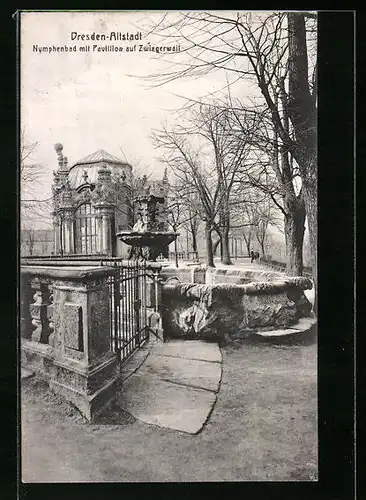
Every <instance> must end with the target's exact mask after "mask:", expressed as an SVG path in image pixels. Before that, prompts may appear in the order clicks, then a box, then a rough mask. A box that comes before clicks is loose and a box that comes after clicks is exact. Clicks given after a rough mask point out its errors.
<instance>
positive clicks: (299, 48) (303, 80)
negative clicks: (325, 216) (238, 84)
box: [288, 13, 317, 312]
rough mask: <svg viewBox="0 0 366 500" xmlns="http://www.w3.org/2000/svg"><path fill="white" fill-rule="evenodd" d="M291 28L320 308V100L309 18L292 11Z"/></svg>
mask: <svg viewBox="0 0 366 500" xmlns="http://www.w3.org/2000/svg"><path fill="white" fill-rule="evenodd" d="M288 27H289V29H288V31H289V97H290V102H289V116H290V119H291V122H292V125H293V127H294V131H295V137H296V146H295V148H294V149H293V154H294V157H295V159H296V161H297V163H298V165H299V170H300V174H301V180H302V186H303V194H304V202H305V209H306V217H307V221H308V228H309V241H310V252H311V264H312V268H313V275H314V286H315V304H314V310H315V312H316V310H317V136H316V114H317V110H316V100H315V97H314V95H315V94H314V95H312V94H311V93H310V88H309V80H308V54H307V45H306V31H305V19H304V15H303V14H302V13H289V14H288Z"/></svg>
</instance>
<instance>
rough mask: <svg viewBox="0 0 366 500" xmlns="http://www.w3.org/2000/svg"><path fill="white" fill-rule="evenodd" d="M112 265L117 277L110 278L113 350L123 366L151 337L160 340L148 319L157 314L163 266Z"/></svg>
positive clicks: (141, 263)
mask: <svg viewBox="0 0 366 500" xmlns="http://www.w3.org/2000/svg"><path fill="white" fill-rule="evenodd" d="M103 264H105V265H108V266H110V265H111V264H112V263H111V261H105V262H103ZM112 265H114V267H115V268H116V273H115V275H113V276H111V277H110V278H109V299H110V311H111V348H112V350H113V351H114V352H117V353H118V355H119V358H120V360H121V362H123V361H125V360H126V359H127V358H128V357H129V356H130V355H131V354H132V353H133V352H134V351H136V349H138V348H139V347H141V346H142V345H143V344H144V343H145V342H146V341H147V340H148V339H149V335H150V333H152V334H154V335H155V336H157V337H158V333H157V329H154V328H152V326H151V325H150V322H149V318H150V317H151V315H152V314H153V313H154V312H155V313H156V312H158V307H159V304H158V282H159V274H160V273H159V271H160V269H161V266H160V265H159V264H157V263H152V262H147V261H134V260H120V261H117V260H115V261H114V262H113V264H112ZM159 338H160V337H159Z"/></svg>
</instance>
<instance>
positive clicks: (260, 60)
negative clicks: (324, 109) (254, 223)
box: [147, 12, 317, 272]
mask: <svg viewBox="0 0 366 500" xmlns="http://www.w3.org/2000/svg"><path fill="white" fill-rule="evenodd" d="M149 29H150V30H151V27H150V28H149ZM152 29H153V31H154V33H157V34H158V35H160V36H161V37H162V38H169V37H173V38H174V37H177V38H179V39H181V40H184V44H185V49H184V51H183V52H182V54H181V57H182V58H183V60H182V61H181V65H177V64H176V65H175V68H177V67H178V69H173V70H168V71H166V72H163V73H162V74H160V75H148V77H147V78H148V79H150V81H151V79H152V80H155V81H156V82H157V85H162V84H164V83H166V82H169V81H173V80H176V79H178V78H182V77H197V76H200V75H203V74H207V73H208V72H211V71H217V70H220V69H221V70H222V69H223V70H225V71H226V73H227V74H229V75H230V77H231V81H230V83H231V84H232V83H234V82H235V81H241V80H242V79H246V80H247V81H251V82H254V83H255V84H256V87H257V91H258V95H257V96H255V98H254V99H253V100H255V101H256V105H257V103H258V102H260V103H261V104H263V105H264V106H265V109H266V112H267V113H268V115H269V117H270V120H271V122H272V125H273V127H274V129H275V133H276V136H277V138H278V142H279V144H278V146H279V150H280V154H281V155H284V157H283V161H284V163H285V162H286V161H287V160H286V158H285V157H286V156H287V157H289V156H290V157H291V159H292V161H294V162H296V164H297V166H298V170H299V176H300V178H301V186H302V188H301V191H300V196H299V195H296V198H297V199H296V201H294V198H293V197H292V199H290V200H289V203H287V207H286V208H287V209H288V210H289V212H286V213H291V214H293V213H294V214H298V218H299V220H300V222H299V224H298V225H299V227H300V229H299V230H298V227H297V226H294V231H293V233H294V234H295V235H294V238H299V239H300V237H301V232H302V233H303V229H302V228H301V226H302V227H303V224H302V222H301V220H302V206H304V207H305V211H306V217H307V220H308V227H309V235H310V241H311V252H312V264H313V269H314V272H316V262H317V250H316V247H317V217H316V213H317V210H316V207H317V146H316V80H317V79H316V73H317V65H316V53H315V50H313V49H314V38H315V37H314V34H315V33H316V15H314V14H312V13H306V12H301V13H299V12H297V13H288V14H286V13H283V12H280V13H258V12H256V13H248V12H245V13H233V12H230V13H225V14H221V13H216V12H215V13H206V12H193V13H192V12H188V13H183V14H180V15H179V16H178V17H177V14H174V19H173V20H172V18H171V17H169V15H168V16H165V17H164V19H162V20H161V21H159V22H158V23H157V24H156V25H155V26H154V27H153V28H152ZM182 45H183V43H182ZM178 56H179V54H177V57H178ZM310 72H311V75H309V73H310ZM279 97H280V98H279ZM286 120H288V126H287V124H286ZM285 170H286V167H285ZM294 203H295V204H296V206H295V207H294V206H292V205H293V204H294ZM296 218H297V216H296V217H293V218H292V219H293V220H291V221H289V223H288V226H289V227H290V225H291V224H292V223H293V222H294V220H296ZM285 219H286V215H285ZM293 258H294V260H296V259H297V258H298V256H296V255H295V256H294V257H293ZM299 267H300V266H299Z"/></svg>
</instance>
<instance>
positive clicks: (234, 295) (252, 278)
mask: <svg viewBox="0 0 366 500" xmlns="http://www.w3.org/2000/svg"><path fill="white" fill-rule="evenodd" d="M169 271H170V270H169V269H164V271H163V273H162V274H163V276H164V274H165V278H166V283H165V284H164V285H163V308H162V318H163V328H164V335H165V336H166V338H169V337H171V338H186V339H202V340H212V341H219V342H222V341H228V340H235V339H237V338H247V337H250V336H252V335H256V334H260V333H261V332H269V331H273V330H279V329H291V328H296V325H297V324H298V322H299V321H300V320H301V318H307V317H310V316H311V310H312V305H311V303H310V302H309V301H308V299H307V298H306V296H305V294H304V290H310V289H311V288H312V282H311V280H309V279H308V278H303V277H288V276H285V275H280V274H278V273H273V272H270V271H269V272H265V271H264V272H252V271H243V270H235V269H230V271H228V272H229V275H227V273H223V272H218V271H221V270H219V269H217V270H215V271H214V273H213V276H212V274H211V273H210V275H209V277H210V280H209V283H208V280H207V278H208V276H206V280H205V279H204V276H203V275H202V276H201V275H200V276H199V278H200V281H199V282H197V281H196V279H195V278H196V272H197V271H196V272H194V270H189V272H190V273H191V276H190V277H188V276H185V275H184V274H181V273H182V272H183V270H178V269H176V270H173V269H172V271H173V272H174V271H175V276H174V274H173V272H172V273H170V272H169ZM201 274H202V273H201ZM187 278H188V279H187ZM189 278H190V279H189ZM202 278H203V279H202ZM212 278H215V279H212ZM223 278H228V280H227V281H226V282H223ZM221 280H222V281H221ZM234 280H235V281H234ZM218 281H220V282H218ZM294 331H295V330H294Z"/></svg>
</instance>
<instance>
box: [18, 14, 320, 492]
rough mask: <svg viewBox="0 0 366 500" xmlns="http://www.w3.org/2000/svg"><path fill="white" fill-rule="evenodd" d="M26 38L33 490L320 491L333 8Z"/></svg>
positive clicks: (65, 21) (113, 17)
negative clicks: (321, 74) (323, 188)
mask: <svg viewBox="0 0 366 500" xmlns="http://www.w3.org/2000/svg"><path fill="white" fill-rule="evenodd" d="M19 33H20V61H19V77H20V84H19V88H20V96H19V101H20V103H19V105H20V123H19V129H20V230H19V234H20V239H19V247H20V278H19V279H20V294H19V301H20V312H19V316H20V333H19V337H20V340H19V364H20V375H21V376H20V465H21V467H20V469H21V470H20V479H21V481H22V483H176V482H177V483H192V482H254V481H256V482H258V481H260V482H262V481H272V482H292V481H295V482H304V481H305V482H317V481H318V480H319V473H318V455H319V453H318V402H319V401H318V337H317V316H318V314H317V310H318V306H317V305H318V279H317V269H318V258H317V254H318V154H317V146H318V131H317V114H318V112H317V110H318V94H317V90H318V77H317V75H318V63H317V58H318V14H317V12H315V11H309V12H307V11H232V10H228V11H225V10H220V11H216V10H212V11H207V12H206V11H181V12H180V11H21V12H20V13H19Z"/></svg>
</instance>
